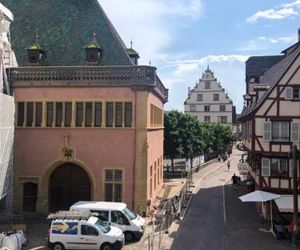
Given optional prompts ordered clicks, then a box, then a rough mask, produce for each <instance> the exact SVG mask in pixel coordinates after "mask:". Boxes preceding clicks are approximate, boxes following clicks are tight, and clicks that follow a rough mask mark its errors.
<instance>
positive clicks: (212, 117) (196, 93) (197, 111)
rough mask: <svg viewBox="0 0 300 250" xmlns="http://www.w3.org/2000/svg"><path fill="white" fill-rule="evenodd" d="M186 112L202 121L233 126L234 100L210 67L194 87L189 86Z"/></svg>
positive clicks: (185, 104)
mask: <svg viewBox="0 0 300 250" xmlns="http://www.w3.org/2000/svg"><path fill="white" fill-rule="evenodd" d="M184 112H185V113H187V114H190V115H192V116H194V117H196V118H197V119H198V120H199V121H201V122H212V123H223V124H228V125H229V126H231V127H232V117H233V105H232V101H231V99H230V98H229V96H228V94H226V93H225V89H224V88H223V87H222V86H221V84H220V83H218V82H217V79H216V78H215V77H214V73H213V72H212V71H211V70H210V69H209V67H207V69H206V70H205V72H204V73H203V74H202V77H201V79H199V81H198V82H197V83H196V85H195V86H194V88H193V89H190V88H189V90H188V98H187V99H186V101H185V102H184Z"/></svg>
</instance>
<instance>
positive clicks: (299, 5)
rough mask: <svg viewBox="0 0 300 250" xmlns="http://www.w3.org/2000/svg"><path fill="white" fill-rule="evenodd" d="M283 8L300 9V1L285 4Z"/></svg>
mask: <svg viewBox="0 0 300 250" xmlns="http://www.w3.org/2000/svg"><path fill="white" fill-rule="evenodd" d="M281 6H282V7H283V8H291V7H300V0H296V1H294V2H292V3H284V4H282V5H281Z"/></svg>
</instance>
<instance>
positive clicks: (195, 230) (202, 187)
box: [162, 149, 292, 250]
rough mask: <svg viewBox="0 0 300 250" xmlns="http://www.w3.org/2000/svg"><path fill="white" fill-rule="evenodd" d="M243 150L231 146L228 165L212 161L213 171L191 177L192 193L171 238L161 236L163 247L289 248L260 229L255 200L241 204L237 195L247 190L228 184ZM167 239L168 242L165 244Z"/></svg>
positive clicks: (178, 249) (212, 249)
mask: <svg viewBox="0 0 300 250" xmlns="http://www.w3.org/2000/svg"><path fill="white" fill-rule="evenodd" d="M242 153H243V152H241V151H237V150H235V149H234V151H233V154H232V155H231V168H230V170H229V171H228V170H227V166H226V164H223V165H222V164H221V167H220V163H214V164H212V166H209V168H211V167H215V168H216V170H215V171H213V172H211V173H210V174H208V175H206V176H205V177H203V176H201V175H200V176H195V177H194V180H195V182H196V183H197V187H196V189H195V195H194V197H193V200H192V201H191V203H190V206H189V209H188V212H187V214H186V216H185V218H184V220H183V221H182V222H181V223H180V225H179V226H178V227H177V228H178V229H177V233H175V234H174V232H173V236H172V238H170V237H169V239H168V237H165V238H164V242H163V243H162V245H164V248H165V249H171V250H182V249H189V250H194V249H195V250H202V249H203V250H206V249H209V250H248V249H249V250H250V249H251V250H253V249H257V250H260V249H261V250H271V249H272V250H284V249H291V248H292V244H291V241H288V240H277V239H276V238H275V237H274V236H273V235H272V234H271V233H266V232H261V231H259V228H260V227H262V226H263V225H261V224H260V220H259V216H258V213H257V209H256V206H255V203H242V202H241V201H240V200H239V199H238V197H239V196H241V195H243V194H245V193H246V192H247V190H246V189H245V187H244V186H240V187H239V188H238V190H237V191H235V190H234V189H233V187H232V184H231V176H232V175H233V173H236V175H238V171H237V164H238V162H239V159H240V158H241V154H242ZM168 241H169V245H168Z"/></svg>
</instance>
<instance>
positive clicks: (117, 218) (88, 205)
mask: <svg viewBox="0 0 300 250" xmlns="http://www.w3.org/2000/svg"><path fill="white" fill-rule="evenodd" d="M70 210H71V211H76V210H77V211H78V210H79V211H80V210H81V211H84V210H88V211H90V212H95V213H98V217H99V218H100V219H101V220H103V221H104V222H106V223H107V224H108V225H112V226H115V227H118V228H120V229H121V230H122V231H123V232H124V235H125V241H126V242H129V241H132V240H134V239H136V240H139V239H140V238H141V237H142V235H143V233H144V229H145V220H144V219H143V218H142V217H141V216H139V215H138V214H136V213H135V212H133V211H132V210H130V209H129V208H128V207H127V205H126V203H123V202H106V201H78V202H76V203H75V204H73V205H72V206H71V207H70Z"/></svg>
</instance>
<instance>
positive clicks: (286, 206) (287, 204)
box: [275, 195, 300, 213]
mask: <svg viewBox="0 0 300 250" xmlns="http://www.w3.org/2000/svg"><path fill="white" fill-rule="evenodd" d="M275 202H276V205H277V207H278V209H279V211H280V212H283V213H293V212H294V200H293V196H292V195H281V197H280V198H279V199H276V200H275ZM299 208H300V196H299V195H298V211H299V212H300V209H299Z"/></svg>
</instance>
